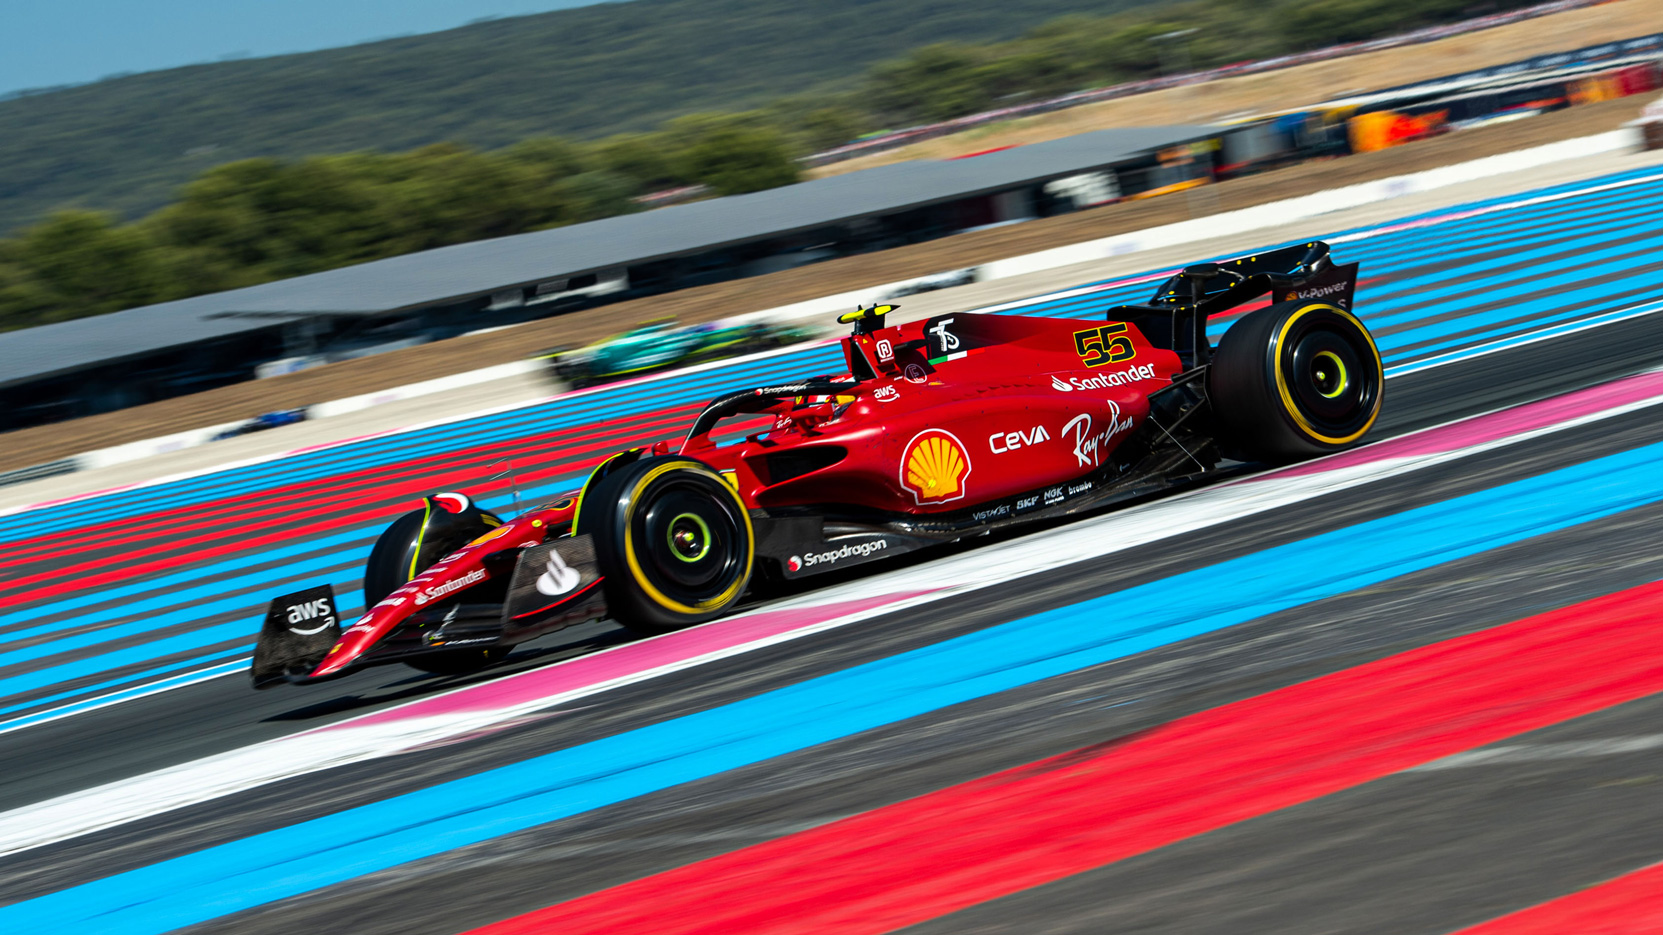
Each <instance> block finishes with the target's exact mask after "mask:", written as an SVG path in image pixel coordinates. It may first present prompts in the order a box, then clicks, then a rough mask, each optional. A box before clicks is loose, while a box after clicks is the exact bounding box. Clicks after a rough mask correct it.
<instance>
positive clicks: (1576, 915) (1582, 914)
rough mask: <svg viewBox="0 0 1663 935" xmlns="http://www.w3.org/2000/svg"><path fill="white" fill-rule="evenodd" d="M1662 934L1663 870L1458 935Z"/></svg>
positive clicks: (1627, 877)
mask: <svg viewBox="0 0 1663 935" xmlns="http://www.w3.org/2000/svg"><path fill="white" fill-rule="evenodd" d="M1658 932H1663V864H1655V865H1653V866H1650V867H1646V868H1645V869H1643V870H1636V871H1634V872H1633V873H1629V874H1625V875H1623V876H1620V877H1618V878H1617V879H1615V880H1612V881H1610V882H1609V883H1602V884H1600V885H1599V886H1595V887H1592V888H1590V889H1585V890H1583V891H1582V892H1580V893H1572V894H1571V895H1569V896H1566V897H1564V898H1562V899H1555V900H1554V901H1552V902H1548V903H1543V904H1541V905H1540V906H1532V907H1530V908H1529V909H1524V910H1520V911H1519V912H1515V913H1513V914H1511V915H1505V916H1502V917H1501V918H1499V919H1492V920H1491V921H1489V922H1485V923H1483V924H1482V925H1475V926H1473V927H1472V928H1466V929H1462V930H1461V931H1460V932H1458V933H1457V935H1641V933H1646V935H1655V933H1658Z"/></svg>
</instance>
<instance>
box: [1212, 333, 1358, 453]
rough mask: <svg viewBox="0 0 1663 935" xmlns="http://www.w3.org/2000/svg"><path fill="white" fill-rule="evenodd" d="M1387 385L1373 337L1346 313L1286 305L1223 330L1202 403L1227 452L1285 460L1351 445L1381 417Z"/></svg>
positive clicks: (1338, 449) (1332, 450) (1337, 449)
mask: <svg viewBox="0 0 1663 935" xmlns="http://www.w3.org/2000/svg"><path fill="white" fill-rule="evenodd" d="M1385 382H1386V380H1385V370H1384V367H1383V366H1382V364H1381V361H1380V351H1379V349H1378V348H1377V347H1375V344H1374V338H1373V337H1372V336H1371V335H1370V334H1369V332H1368V329H1367V328H1365V327H1363V323H1362V322H1360V321H1358V320H1357V318H1356V317H1355V316H1354V315H1352V314H1351V313H1350V312H1347V311H1345V310H1344V309H1341V308H1338V307H1336V306H1333V305H1327V304H1324V303H1320V302H1317V303H1307V304H1304V305H1296V304H1291V303H1289V304H1282V305H1273V306H1271V307H1270V308H1265V309H1260V310H1259V311H1256V312H1253V313H1252V314H1249V315H1247V316H1246V317H1244V318H1242V319H1241V320H1240V321H1238V322H1236V324H1235V325H1233V326H1232V327H1231V328H1230V330H1228V331H1226V332H1224V338H1223V340H1221V341H1219V344H1218V350H1217V351H1216V352H1215V353H1214V355H1213V363H1212V367H1211V368H1210V372H1209V374H1208V396H1209V397H1210V398H1211V400H1212V404H1213V409H1214V411H1215V412H1217V414H1218V417H1219V422H1220V424H1221V428H1222V430H1223V432H1224V435H1225V437H1226V440H1227V441H1228V442H1230V443H1231V445H1232V447H1233V448H1234V449H1235V450H1234V452H1233V454H1235V455H1236V456H1238V457H1241V458H1244V459H1246V460H1253V461H1271V462H1280V461H1293V460H1297V459H1300V458H1308V457H1312V456H1314V455H1320V454H1327V453H1329V452H1334V451H1340V450H1342V449H1345V448H1349V447H1351V446H1353V445H1355V444H1357V443H1358V442H1359V441H1360V440H1361V439H1362V438H1363V436H1364V435H1365V434H1366V433H1367V432H1368V430H1369V429H1370V428H1371V427H1372V426H1373V425H1374V421H1375V419H1377V418H1379V416H1380V403H1381V398H1382V395H1383V392H1382V391H1383V389H1384V387H1385Z"/></svg>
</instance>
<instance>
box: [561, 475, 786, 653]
mask: <svg viewBox="0 0 1663 935" xmlns="http://www.w3.org/2000/svg"><path fill="white" fill-rule="evenodd" d="M578 526H579V528H578V531H579V532H587V533H590V534H591V535H593V536H594V541H595V557H596V560H597V561H598V562H599V564H600V570H601V573H602V574H603V575H604V576H605V581H606V584H605V588H606V598H607V603H608V606H609V607H610V608H611V610H612V615H613V617H614V618H615V619H617V620H618V622H620V623H622V624H624V625H625V626H627V627H629V628H631V629H633V630H637V631H640V632H643V633H665V632H668V631H670V630H676V629H680V628H682V627H686V626H691V625H693V624H695V623H702V622H704V621H706V620H710V619H712V618H715V617H718V616H720V615H722V614H723V613H726V612H727V611H728V610H730V609H732V608H733V607H734V605H736V604H738V603H739V600H740V598H741V597H743V596H744V594H745V587H746V585H748V584H749V583H750V579H751V569H752V566H753V564H754V560H755V544H756V539H755V535H754V533H753V531H752V529H751V519H750V514H749V513H748V512H747V511H746V509H745V505H744V504H743V503H742V502H740V500H739V495H738V494H737V493H735V492H734V489H733V487H731V486H730V485H729V484H728V483H727V481H725V480H723V479H722V476H721V475H720V474H718V473H716V471H714V470H712V469H711V468H710V467H709V466H708V465H706V464H704V463H703V462H700V461H695V460H693V459H692V458H683V457H678V456H670V457H659V458H646V459H643V460H640V461H636V462H634V463H632V464H628V465H625V466H623V467H620V468H618V469H617V470H614V471H612V472H611V473H608V474H607V475H605V476H604V477H602V478H601V479H600V480H598V481H596V482H595V484H594V485H593V487H591V488H590V489H589V490H585V491H584V493H583V499H582V500H581V502H580V503H579V506H578Z"/></svg>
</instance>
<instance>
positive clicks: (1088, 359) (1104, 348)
mask: <svg viewBox="0 0 1663 935" xmlns="http://www.w3.org/2000/svg"><path fill="white" fill-rule="evenodd" d="M1074 353H1076V354H1079V355H1080V362H1081V363H1083V364H1085V365H1086V366H1087V367H1101V366H1103V365H1104V364H1118V363H1120V362H1121V361H1123V360H1131V359H1132V358H1134V357H1136V356H1138V349H1137V347H1136V346H1135V345H1133V344H1132V339H1131V338H1130V337H1128V336H1127V335H1126V323H1125V322H1123V321H1117V322H1113V323H1112V324H1107V325H1104V326H1103V327H1101V328H1093V329H1091V330H1090V331H1076V332H1074Z"/></svg>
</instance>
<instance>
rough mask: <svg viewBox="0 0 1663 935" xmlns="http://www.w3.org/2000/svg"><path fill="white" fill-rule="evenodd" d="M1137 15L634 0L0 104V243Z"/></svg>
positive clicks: (1027, 2)
mask: <svg viewBox="0 0 1663 935" xmlns="http://www.w3.org/2000/svg"><path fill="white" fill-rule="evenodd" d="M1143 2H1148V0H633V2H627V3H606V4H600V5H597V6H592V7H584V8H580V9H574V10H560V11H555V12H552V13H544V14H539V15H536V16H524V17H514V18H508V19H499V20H492V21H488V22H482V23H476V24H473V25H469V26H465V27H462V28H459V29H453V30H448V31H445V32H439V33H431V34H427V35H421V36H411V37H405V38H398V39H389V40H385V41H381V42H373V43H367V44H364V45H357V46H351V47H347V48H341V49H329V50H324V51H319V52H308V53H304V54H299V55H287V56H278V57H274V58H265V59H249V60H242V61H229V62H217V63H213V64H205V65H193V66H188V67H184V68H175V69H170V70H167V71H159V72H149V73H145V74H139V75H132V76H128V77H123V78H116V79H111V80H107V81H101V82H97V83H94V84H90V85H84V86H80V87H74V88H67V89H62V90H54V91H50V92H46V93H38V94H30V95H26V96H22V97H16V98H13V99H10V100H5V101H0V233H4V232H6V231H9V230H12V229H14V228H16V227H18V226H20V225H22V224H25V223H28V222H30V221H33V220H35V219H37V218H38V217H40V216H41V215H42V214H43V213H44V212H46V211H48V210H50V209H52V208H57V207H63V206H69V205H78V206H84V207H89V208H96V209H100V210H114V211H118V212H121V213H123V214H125V215H127V216H128V217H135V216H138V215H140V214H142V213H144V212H147V211H149V210H152V209H154V208H156V207H159V206H160V205H162V204H163V203H165V202H166V201H167V200H168V199H169V198H170V197H171V196H172V194H173V192H174V190H175V189H176V188H177V186H179V185H181V184H182V183H184V182H185V181H187V180H188V179H190V178H191V177H192V176H194V175H196V174H197V173H199V172H201V171H203V170H204V169H207V168H209V167H211V166H214V165H218V164H220V163H224V162H228V161H230V160H234V159H241V158H245V157H249V156H286V157H298V156H305V155H312V154H317V153H330V152H346V151H351V150H358V149H379V150H383V151H388V150H403V149H409V148H412V147H416V146H420V145H423V144H426V143H432V142H437V141H441V140H453V141H459V142H463V143H468V144H472V145H475V146H483V147H492V146H501V145H505V144H508V143H512V142H515V141H517V140H521V139H525V138H527V137H531V136H539V135H547V134H557V135H568V136H574V137H596V136H603V135H607V134H611V133H615V132H619V131H624V130H635V129H648V128H651V127H653V126H655V125H657V124H658V123H660V122H661V121H663V120H665V119H667V118H670V117H674V116H677V115H680V114H684V113H689V112H694V111H707V110H733V109H739V108H744V107H747V106H754V105H756V104H759V103H761V102H764V101H767V100H772V99H774V98H777V97H779V96H780V95H782V94H790V93H795V92H799V91H807V90H810V89H825V88H828V87H836V86H838V85H839V84H840V83H847V82H851V81H852V80H853V79H854V78H856V77H857V76H858V75H860V74H861V73H862V72H863V71H864V70H865V69H866V68H867V67H869V66H870V65H872V64H873V63H874V62H877V61H880V60H883V59H888V58H893V57H895V56H898V55H900V54H902V53H905V52H907V51H909V50H911V49H913V48H915V47H917V46H921V45H925V44H928V43H932V42H940V41H945V40H959V41H987V40H998V39H1007V38H1011V37H1014V36H1017V35H1019V34H1021V33H1022V32H1023V31H1025V30H1027V29H1030V28H1032V27H1034V26H1036V25H1038V24H1039V23H1042V22H1044V21H1046V20H1048V19H1052V18H1054V17H1056V16H1059V15H1061V14H1066V13H1076V12H1086V13H1109V12H1114V11H1116V10H1121V9H1126V8H1129V7H1133V6H1138V5H1140V4H1141V3H1143Z"/></svg>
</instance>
